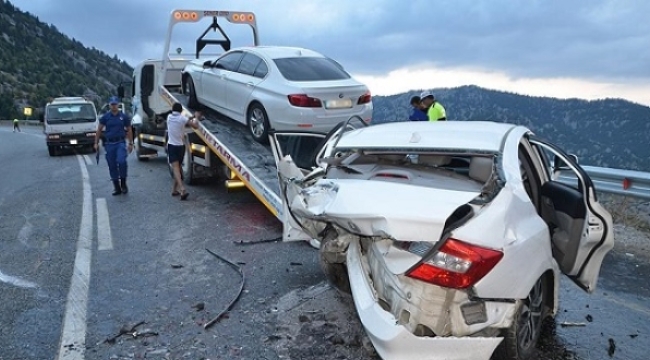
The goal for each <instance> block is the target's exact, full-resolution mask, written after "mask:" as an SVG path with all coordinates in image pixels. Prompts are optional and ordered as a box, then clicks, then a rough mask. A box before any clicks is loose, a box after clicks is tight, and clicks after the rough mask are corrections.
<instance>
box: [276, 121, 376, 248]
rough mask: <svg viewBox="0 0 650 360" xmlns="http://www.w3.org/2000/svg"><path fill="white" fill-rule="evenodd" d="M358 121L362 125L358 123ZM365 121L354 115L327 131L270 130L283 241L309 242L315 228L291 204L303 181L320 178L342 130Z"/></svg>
mask: <svg viewBox="0 0 650 360" xmlns="http://www.w3.org/2000/svg"><path fill="white" fill-rule="evenodd" d="M359 124H361V125H359ZM359 126H367V124H366V123H365V122H364V121H363V119H361V118H360V117H358V116H353V117H351V118H350V119H348V120H347V121H345V122H342V123H340V124H338V125H337V126H336V127H334V128H333V129H332V130H331V131H330V132H329V133H328V134H321V133H314V132H297V131H286V132H278V131H274V130H270V131H269V143H270V145H271V152H272V153H273V157H274V158H275V164H276V166H277V169H278V180H279V184H280V199H281V200H282V214H283V219H282V226H283V230H282V241H299V240H305V241H312V240H314V239H315V238H316V236H315V234H314V235H310V233H313V232H314V231H315V230H314V229H307V228H305V227H304V226H303V225H302V224H301V222H300V219H298V218H297V217H296V216H295V215H294V214H293V213H292V212H291V206H290V205H291V203H292V202H293V201H294V199H295V197H296V195H297V194H298V192H299V191H300V190H301V189H302V186H301V184H302V183H303V182H305V181H306V180H310V179H315V178H319V177H321V176H322V175H323V174H324V173H325V171H326V169H327V162H326V161H324V159H325V158H328V157H330V156H331V153H332V151H333V150H334V148H335V147H336V144H337V143H338V141H339V139H340V138H341V136H342V135H343V133H345V132H347V131H350V130H354V129H356V128H358V127H359Z"/></svg>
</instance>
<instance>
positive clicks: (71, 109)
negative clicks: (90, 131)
mask: <svg viewBox="0 0 650 360" xmlns="http://www.w3.org/2000/svg"><path fill="white" fill-rule="evenodd" d="M45 120H46V121H47V122H48V123H82V122H95V121H96V120H97V114H96V113H95V107H94V106H93V105H91V104H60V105H50V106H48V107H47V114H46V116H45Z"/></svg>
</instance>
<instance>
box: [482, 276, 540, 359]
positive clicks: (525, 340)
mask: <svg viewBox="0 0 650 360" xmlns="http://www.w3.org/2000/svg"><path fill="white" fill-rule="evenodd" d="M547 279H548V278H547V277H546V276H542V277H540V278H539V279H538V280H537V282H536V283H535V285H534V286H533V288H532V289H531V290H530V293H528V296H527V297H526V298H525V299H523V300H522V301H521V303H520V304H519V308H518V309H517V312H516V314H515V320H514V321H513V323H512V325H511V326H510V327H509V328H508V329H507V330H505V333H504V334H503V341H502V342H501V344H499V346H498V347H497V349H496V351H495V353H494V354H495V355H496V356H495V357H496V358H497V359H504V360H506V359H507V360H523V359H529V358H531V356H532V355H533V352H534V351H535V347H536V346H537V341H538V340H539V337H540V334H541V332H542V324H543V323H544V320H545V317H546V308H547V304H546V298H547V296H546V295H547V294H546V292H547V291H548V286H549V285H548V280H547Z"/></svg>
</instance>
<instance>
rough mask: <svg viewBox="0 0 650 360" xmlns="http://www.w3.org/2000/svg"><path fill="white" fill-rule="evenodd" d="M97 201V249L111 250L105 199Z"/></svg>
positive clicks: (109, 227) (111, 241)
mask: <svg viewBox="0 0 650 360" xmlns="http://www.w3.org/2000/svg"><path fill="white" fill-rule="evenodd" d="M96 201H97V249H98V250H113V237H112V236H111V222H110V220H109V217H108V207H107V206H106V199H104V198H99V199H97V200H96Z"/></svg>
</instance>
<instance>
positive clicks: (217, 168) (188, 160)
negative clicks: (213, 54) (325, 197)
mask: <svg viewBox="0 0 650 360" xmlns="http://www.w3.org/2000/svg"><path fill="white" fill-rule="evenodd" d="M202 19H211V20H212V22H211V23H210V25H209V26H208V27H207V28H206V30H205V31H204V32H203V34H202V35H201V36H200V37H199V38H198V39H197V40H196V52H195V54H194V55H195V57H196V58H197V59H198V58H199V57H200V53H201V51H202V50H203V49H204V48H205V47H206V45H220V46H221V47H222V49H223V50H224V51H228V50H229V49H230V46H231V41H230V39H229V38H228V36H227V35H226V33H225V32H224V30H223V28H222V27H221V25H220V24H219V21H224V20H225V21H227V22H229V23H231V24H241V25H248V26H249V27H250V28H251V30H252V33H253V40H254V45H255V46H257V45H259V39H258V30H257V23H256V16H255V14H254V13H252V12H246V11H222V10H184V9H178V10H173V11H172V12H171V17H170V21H169V28H168V31H167V36H166V41H165V46H164V52H163V56H162V58H161V59H152V60H145V61H144V62H142V63H140V64H139V65H137V66H136V67H135V69H134V72H133V79H132V83H131V84H132V85H131V89H130V91H131V93H132V113H133V121H132V123H133V127H134V134H135V135H134V136H135V152H136V155H137V157H138V159H139V160H147V159H149V158H151V157H156V156H158V155H159V154H160V153H164V152H166V150H165V144H166V118H167V115H168V114H169V113H170V112H171V107H172V104H174V103H175V102H179V103H181V104H182V105H183V114H184V115H186V116H190V115H192V114H193V113H194V111H195V110H198V109H191V108H190V107H189V103H188V101H189V97H188V96H187V95H186V93H185V92H184V91H183V90H184V89H183V86H182V79H181V76H182V75H181V71H182V70H183V68H184V66H185V64H187V63H188V62H189V61H190V60H191V59H186V58H179V57H177V56H174V57H172V56H170V53H169V51H170V43H171V35H172V30H173V28H174V26H175V25H178V24H180V23H196V22H198V21H200V20H202ZM210 30H212V31H214V32H219V33H220V34H221V35H222V37H223V39H216V40H215V39H207V38H206V35H207V34H208V32H209V31H210ZM177 52H180V51H177ZM125 91H127V89H126V88H125V86H124V84H121V85H120V86H119V87H118V96H120V97H121V98H124V96H125ZM200 110H202V113H203V115H204V119H203V120H202V121H201V122H200V124H199V127H198V129H193V130H188V132H187V133H186V153H185V157H184V160H183V166H182V176H183V179H184V181H185V182H186V183H187V184H190V185H191V184H194V183H196V182H197V181H199V180H201V179H215V178H216V179H219V180H225V185H226V188H227V189H234V188H244V187H245V188H248V190H250V191H251V192H252V193H253V194H254V195H255V197H257V199H259V200H260V202H261V203H262V204H264V206H265V207H266V208H267V209H268V210H269V211H270V212H271V213H272V214H273V215H274V216H275V217H277V218H278V219H279V220H280V221H283V220H285V218H284V217H285V216H288V215H287V214H288V211H287V207H286V206H287V205H286V204H284V201H282V200H283V199H282V195H281V192H280V185H279V180H278V172H277V166H276V159H275V157H274V155H273V151H272V149H270V148H269V147H267V146H265V145H262V144H260V143H258V142H256V141H254V140H253V138H252V137H251V136H250V134H249V133H248V130H247V129H246V127H245V126H244V125H242V124H239V123H236V122H235V121H233V120H231V119H228V118H226V117H225V116H222V115H221V114H219V113H217V112H215V111H212V110H210V109H207V108H204V109H200ZM323 137H324V136H323ZM323 137H321V138H319V139H316V141H317V142H320V141H322V138H323ZM306 142H307V141H303V143H302V146H304V145H305V143H306ZM313 143H314V142H313V141H312V143H311V144H307V145H309V146H311V145H312V144H313ZM311 147H313V146H311ZM288 220H289V221H290V219H288ZM283 223H284V221H283ZM283 239H284V240H285V241H297V240H306V241H310V243H311V244H312V246H317V244H315V243H314V241H315V240H313V239H311V238H305V237H304V235H303V234H302V233H301V232H299V231H295V230H293V229H292V228H291V227H286V229H285V230H284V231H283Z"/></svg>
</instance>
